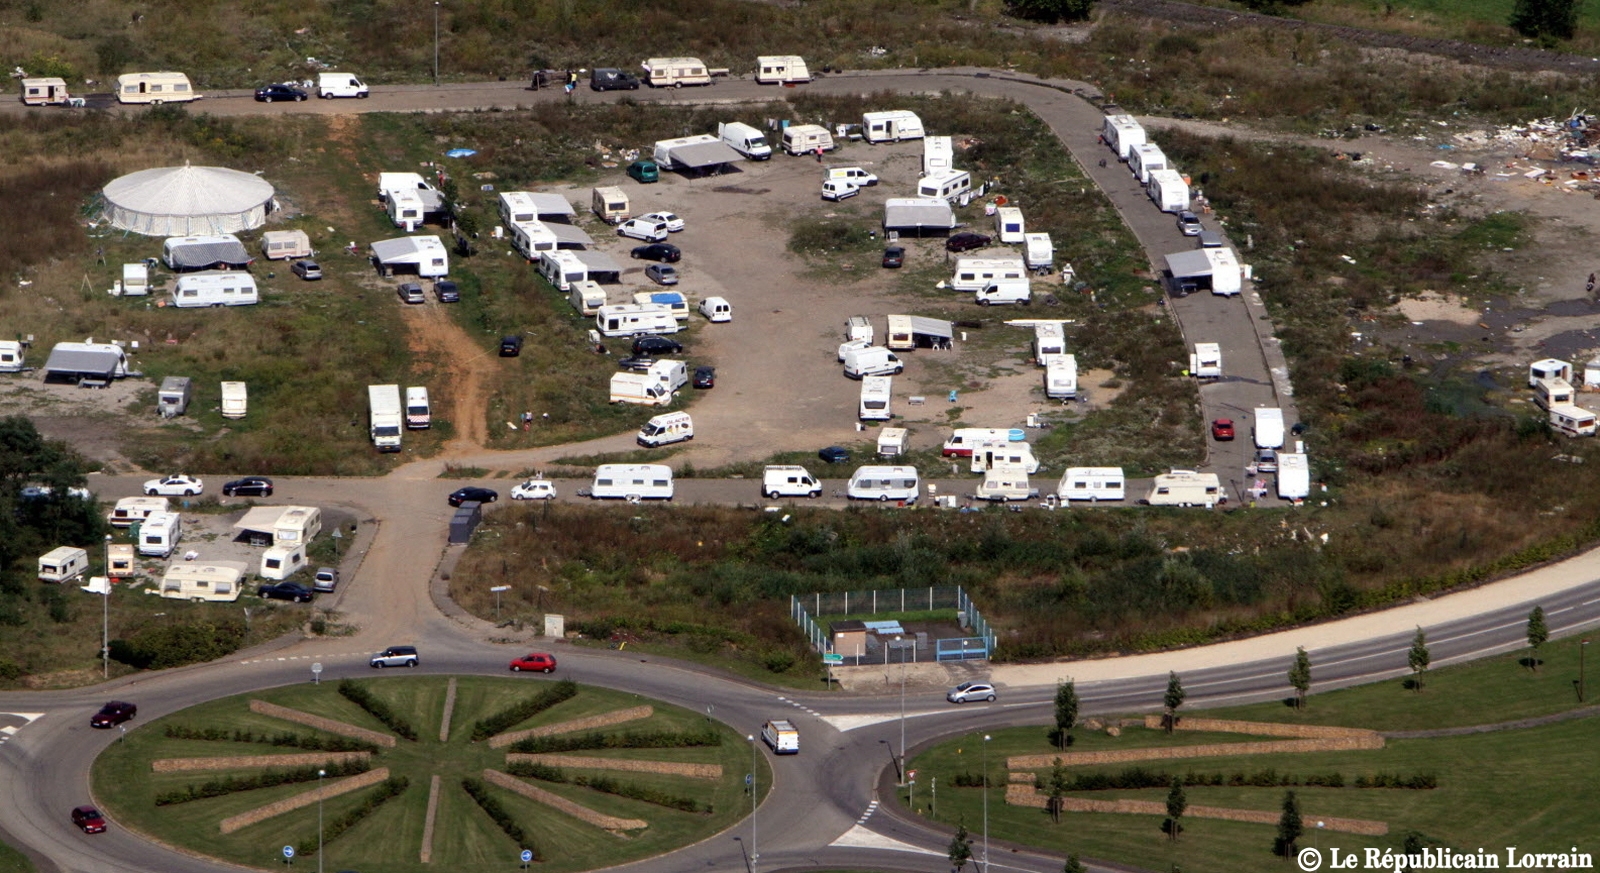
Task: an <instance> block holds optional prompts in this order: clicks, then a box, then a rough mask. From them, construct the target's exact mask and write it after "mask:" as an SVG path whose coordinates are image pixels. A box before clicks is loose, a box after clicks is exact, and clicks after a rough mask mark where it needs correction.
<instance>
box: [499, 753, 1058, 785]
mask: <svg viewBox="0 0 1600 873" xmlns="http://www.w3.org/2000/svg"><path fill="white" fill-rule="evenodd" d="M506 764H507V765H515V764H542V765H544V766H546V767H568V768H573V769H579V770H618V771H623V772H628V773H659V774H661V775H663V776H687V777H689V778H690V779H721V778H722V765H721V764H686V763H682V762H679V761H636V760H633V759H631V758H591V757H588V756H586V755H560V754H555V753H549V754H542V755H524V754H519V753H517V752H511V753H509V754H507V755H506ZM1030 781H1031V777H1030Z"/></svg>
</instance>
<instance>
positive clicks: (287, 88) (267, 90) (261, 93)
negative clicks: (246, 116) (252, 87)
mask: <svg viewBox="0 0 1600 873" xmlns="http://www.w3.org/2000/svg"><path fill="white" fill-rule="evenodd" d="M308 96H310V95H309V94H307V93H306V92H305V91H303V90H301V89H299V88H296V87H295V86H293V85H290V84H289V83H287V82H277V83H274V84H271V85H262V86H261V87H260V88H257V89H256V102H257V103H276V102H278V101H279V100H295V101H300V100H304V99H306V98H307V97H308Z"/></svg>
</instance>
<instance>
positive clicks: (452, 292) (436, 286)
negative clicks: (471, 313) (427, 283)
mask: <svg viewBox="0 0 1600 873" xmlns="http://www.w3.org/2000/svg"><path fill="white" fill-rule="evenodd" d="M433 296H435V297H437V298H439V302H440V303H459V302H461V289H459V288H457V287H456V283H454V282H452V281H450V280H449V279H440V280H439V281H437V282H435V283H433Z"/></svg>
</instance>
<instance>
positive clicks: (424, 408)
mask: <svg viewBox="0 0 1600 873" xmlns="http://www.w3.org/2000/svg"><path fill="white" fill-rule="evenodd" d="M432 426H433V410H432V408H430V407H429V405H428V389H427V388H421V387H417V388H407V389H406V430H427V429H428V428H430V427H432Z"/></svg>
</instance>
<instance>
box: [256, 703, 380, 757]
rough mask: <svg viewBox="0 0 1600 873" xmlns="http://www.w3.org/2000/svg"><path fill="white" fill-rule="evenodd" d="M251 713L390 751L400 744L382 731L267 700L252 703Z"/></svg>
mask: <svg viewBox="0 0 1600 873" xmlns="http://www.w3.org/2000/svg"><path fill="white" fill-rule="evenodd" d="M250 711H251V712H256V713H260V714H261V715H270V716H272V717H273V718H281V719H283V720H284V721H292V722H294V723H295V724H303V725H305V726H307V727H314V728H316V729H317V730H322V731H327V732H328V733H330V734H339V735H340V736H345V737H351V738H353V739H357V740H366V741H367V742H369V743H376V744H377V745H380V746H383V747H384V748H388V749H392V748H394V746H395V743H396V742H398V740H396V739H395V738H394V737H393V736H391V735H389V734H386V733H382V732H381V731H374V730H368V729H366V728H364V727H356V726H355V725H353V724H348V723H346V722H342V721H338V720H336V719H331V718H323V717H322V716H320V715H312V714H311V713H309V712H301V711H300V710H298V709H290V708H289V707H287V706H279V705H278V704H276V703H268V702H266V701H265V700H252V701H250Z"/></svg>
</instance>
